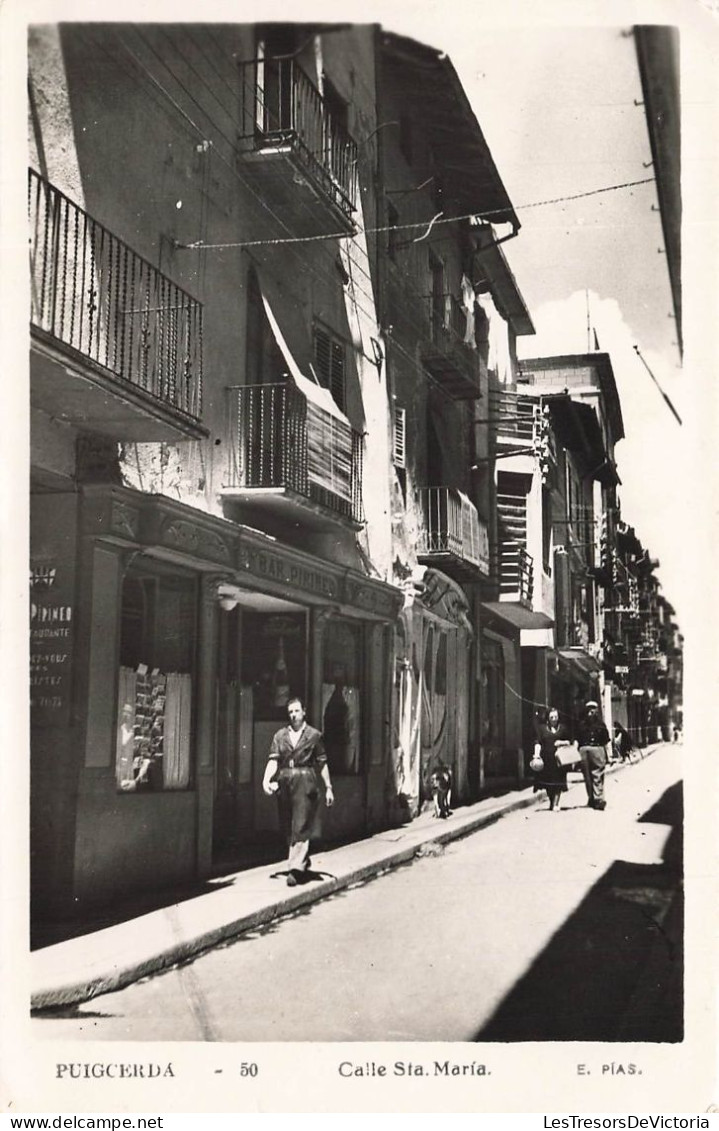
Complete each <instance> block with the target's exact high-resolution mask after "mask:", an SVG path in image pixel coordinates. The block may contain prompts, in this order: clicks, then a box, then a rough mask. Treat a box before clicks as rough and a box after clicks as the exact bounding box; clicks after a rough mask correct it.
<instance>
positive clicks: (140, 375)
mask: <svg viewBox="0 0 719 1131" xmlns="http://www.w3.org/2000/svg"><path fill="white" fill-rule="evenodd" d="M29 218H30V284H31V324H32V326H33V328H35V329H36V330H37V331H39V332H40V333H41V334H46V335H48V336H49V337H50V338H51V339H53V340H54V341H55V342H57V343H62V344H63V345H64V346H66V347H69V349H71V350H74V351H76V352H77V354H79V355H81V357H83V358H87V359H89V360H90V361H92V362H95V363H97V365H100V366H102V367H103V369H105V370H107V371H108V372H109V373H110V374H112V376H113V377H115V378H119V379H121V380H122V381H123V382H127V384H128V385H130V386H133V387H134V388H137V389H141V390H143V391H144V392H145V393H147V394H149V395H150V396H151V397H154V398H156V399H157V400H158V401H161V402H162V403H163V405H164V406H166V407H167V406H169V407H171V408H173V409H175V410H177V411H178V412H181V413H184V414H186V415H188V416H190V417H193V418H195V419H198V418H199V416H200V414H201V409H202V305H201V304H200V303H199V302H197V300H196V299H194V298H192V297H191V296H190V295H189V294H187V293H186V292H185V291H183V290H182V289H181V288H180V287H178V286H177V285H176V284H175V283H173V282H172V281H171V280H170V279H168V278H167V277H166V276H165V275H163V274H162V273H161V272H160V271H158V270H157V268H156V267H153V266H152V264H151V263H149V262H148V261H147V260H146V259H144V258H143V257H142V256H141V255H138V254H137V253H136V252H135V251H133V250H132V249H131V248H130V247H128V246H127V244H125V243H124V242H123V241H122V240H120V239H118V238H117V236H115V235H113V234H112V233H111V232H110V231H108V229H107V228H105V227H104V226H103V225H102V224H99V223H98V222H97V221H96V220H93V218H92V217H91V216H89V215H88V213H87V212H85V211H84V210H83V209H82V208H79V207H78V206H77V205H76V204H74V203H73V202H72V201H71V200H69V199H68V197H66V196H65V195H64V194H63V193H61V192H60V191H59V190H58V189H56V188H55V187H54V186H53V185H51V184H50V183H49V182H48V181H46V180H44V179H43V178H42V177H40V176H38V174H37V173H36V172H35V171H34V170H32V169H31V170H30V176H29Z"/></svg>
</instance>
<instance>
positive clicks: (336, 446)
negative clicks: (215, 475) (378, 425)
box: [222, 383, 363, 530]
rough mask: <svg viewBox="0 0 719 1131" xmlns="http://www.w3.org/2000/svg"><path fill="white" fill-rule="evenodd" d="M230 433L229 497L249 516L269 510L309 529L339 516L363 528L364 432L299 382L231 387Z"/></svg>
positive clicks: (226, 489) (321, 526)
mask: <svg viewBox="0 0 719 1131" xmlns="http://www.w3.org/2000/svg"><path fill="white" fill-rule="evenodd" d="M228 395H229V399H230V403H229V419H230V428H231V431H230V436H231V462H230V470H229V480H228V483H227V484H226V486H225V487H223V489H222V496H223V498H224V499H227V500H237V501H239V502H241V503H242V504H243V509H242V514H243V519H244V517H245V516H246V517H247V519H248V521H249V520H250V519H251V518H252V516H253V515H256V516H258V517H259V518H261V517H266V516H267V515H271V516H273V517H275V518H278V519H280V520H281V521H287V522H294V523H297V522H299V523H301V525H302V526H303V527H305V528H307V529H315V530H330V529H332V528H333V526H334V525H335V524H336V523H337V522H338V521H340V522H342V523H343V524H345V525H347V526H350V527H352V528H353V529H355V530H357V529H359V528H360V527H361V526H362V524H363V512H362V437H361V435H360V434H359V432H356V431H355V430H354V429H353V428H351V427H350V426H349V424H348V423H346V422H345V421H344V420H343V419H341V418H339V416H338V415H332V414H330V413H328V412H326V411H324V410H323V409H322V408H321V407H319V406H318V405H317V404H314V403H312V401H311V400H310V399H309V398H308V397H306V396H304V394H303V393H301V392H300V391H299V390H298V389H297V388H296V386H295V385H294V384H290V383H284V384H273V385H245V386H242V387H240V388H233V389H229V390H228Z"/></svg>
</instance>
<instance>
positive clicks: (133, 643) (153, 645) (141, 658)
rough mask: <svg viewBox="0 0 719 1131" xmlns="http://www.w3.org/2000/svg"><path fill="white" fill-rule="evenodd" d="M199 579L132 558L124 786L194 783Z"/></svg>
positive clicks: (121, 763) (126, 585)
mask: <svg viewBox="0 0 719 1131" xmlns="http://www.w3.org/2000/svg"><path fill="white" fill-rule="evenodd" d="M196 647H197V582H196V580H195V578H194V577H193V576H192V575H191V574H184V573H183V574H180V573H177V572H170V571H169V570H165V569H163V568H161V567H158V566H156V565H154V564H153V563H148V564H147V566H145V565H138V564H134V565H132V566H131V567H130V568H129V569H128V571H127V573H126V574H125V578H124V581H123V586H122V602H121V612H120V665H119V687H118V708H117V714H118V719H117V754H116V761H115V779H116V784H117V787H118V789H119V790H121V791H122V792H123V793H135V792H145V791H159V790H173V789H174V790H177V789H188V788H189V787H190V785H191V783H192V754H191V752H192V736H193V724H194V711H193V693H194V685H195V669H196Z"/></svg>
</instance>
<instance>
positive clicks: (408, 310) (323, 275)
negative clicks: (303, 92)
mask: <svg viewBox="0 0 719 1131" xmlns="http://www.w3.org/2000/svg"><path fill="white" fill-rule="evenodd" d="M135 30H136V31H137V33H138V35H139V36H140V38H141V39H142V40H143V41H144V42H145V43H146V45H147V46H148V47H149V49H150V50H151V51H152V53H153V54H154V55H155V57H156V58H157V59H158V61H159V62H160V63H161V64H162V65H163V67H164V68H165V70H167V72H168V74H169V75H170V76H171V77H172V78H173V80H174V81H176V82H177V83H178V85H179V86H180V87H181V88H182V89H183V90H184V92H185V94H186V95H187V96H188V97H189V98H190V99H191V100H192V101H193V102H194V103H195V105H196V106H198V108H199V109H200V110H201V112H202V113H203V114H204V115H205V116H206V117H207V118H208V120H209V121H210V122H211V124H212V125H213V127H214V128H215V130H216V131H217V132H218V134H220V136H221V137H223V139H224V140H225V141H226V142H227V143H228V145H230V146H232V145H233V142H232V140H231V139H229V138H227V136H226V135H224V134H223V133H222V130H221V129H220V127H219V126H218V124H217V122H215V121H214V120H213V119H212V118H211V117H210V116H209V115H208V114H207V112H206V110H205V109H204V108H203V107H202V106H201V104H200V103H199V102H198V101H197V99H196V98H195V97H194V96H193V95H192V94H191V92H190V91H188V90H187V87H186V86H185V85H184V84H183V83H182V82H181V81H180V80H179V79H178V78H177V76H176V75H175V74H174V72H173V71H172V69H171V68H170V67H169V65H168V63H167V62H166V61H165V60H164V59H163V58H162V57H161V56H160V55H159V54H158V53H157V51H155V49H154V47H152V45H151V44H149V43H147V41H146V38H145V37H144V36H142V33H141V32H139V30H138V29H135ZM122 45H123V47H125V49H126V50H127V51H128V53H129V54H130V55H131V57H132V58H133V59H134V61H135V63H136V64H137V65H138V66H139V67H140V68H141V69H142V70H143V71H144V72H145V73H147V75H148V77H149V78H150V79H151V80H152V82H153V85H155V86H156V87H158V88H159V89H160V90H161V91H163V92H164V93H165V94H166V96H167V98H168V99H169V101H170V102H171V103H172V105H173V106H174V107H175V109H177V110H178V112H179V113H181V114H182V116H183V117H184V118H185V119H186V120H187V121H188V122H189V123H190V124H191V125H192V126H193V128H194V129H195V130H196V131H197V133H198V135H199V136H200V137H203V138H204V134H205V131H202V130H201V129H200V127H199V126H198V125H197V123H196V122H194V121H193V119H192V118H191V117H190V116H189V115H188V114H187V113H185V112H184V111H183V110H182V108H181V107H179V106H178V104H177V103H176V101H175V100H174V99H173V98H172V96H171V95H170V94H169V93H168V92H167V91H165V89H164V87H163V86H162V84H161V83H159V81H158V80H157V79H156V78H155V77H154V76H153V75H151V74H150V72H149V71H148V70H147V68H146V67H145V66H144V64H143V63H142V62H141V61H140V60H139V59H138V58H137V56H136V55H135V53H134V52H133V51H132V50H131V49H130V48H129V47H128V46H127V44H125V43H123V44H122ZM173 46H174V49H175V51H176V53H177V54H178V55H179V56H180V58H181V59H183V60H184V61H185V62H186V63H188V65H190V66H191V64H189V61H188V60H187V59H186V57H185V56H184V55H183V53H182V52H181V51H180V50H179V48H178V47H177V46H176V45H173ZM192 69H193V70H194V72H195V74H197V75H198V78H199V79H200V81H201V82H202V83H203V85H205V86H208V84H207V82H206V81H205V80H204V79H203V78H202V76H201V75H199V73H198V72H197V71H196V69H195V68H192ZM213 70H216V69H215V68H213ZM213 97H216V96H215V95H214V92H213ZM215 152H217V150H216V149H215ZM218 156H219V158H220V160H221V161H222V162H223V164H225V165H226V166H227V167H228V169H230V171H231V173H232V174H233V176H234V177H235V178H236V179H237V180H238V181H239V182H240V183H242V184H243V186H244V187H245V188H246V189H247V190H248V191H249V192H251V193H252V195H254V196H255V197H256V198H257V199H258V200H259V201H260V203H262V204H263V206H264V207H265V208H267V210H268V211H269V212H270V213H271V214H272V216H273V217H274V218H275V219H277V221H278V222H279V223H280V224H282V226H283V227H285V229H286V230H288V229H287V225H286V224H285V223H284V222H283V221H282V220H281V219H280V217H279V216H277V214H276V213H274V212H273V210H272V209H271V208H270V206H269V205H267V204H266V202H265V201H263V200H262V199H261V198H260V197H259V194H258V193H257V192H256V190H254V189H253V188H252V186H251V185H249V184H248V183H247V182H246V181H245V180H244V178H242V177H241V176H240V175H239V173H238V172H237V170H236V169H234V168H233V167H232V166H231V165H230V164H229V163H228V162H227V161H226V160H225V159H224V158H223V157H222V155H221V154H219V153H218ZM426 223H427V222H426V221H425V222H423V223H421V224H419V225H417V226H419V227H426ZM367 230H370V229H367ZM378 230H379V229H378ZM356 234H357V235H358V234H361V232H358V233H356ZM333 238H337V237H333ZM341 238H342V239H345V240H347V241H348V245H349V246H353V245H352V244H351V243H350V238H351V237H348V235H347V233H342V236H341ZM260 242H261V243H267V242H268V241H260ZM288 242H294V240H291V241H288ZM210 246H211V245H204V244H203V245H202V246H200V247H198V250H200V251H205V250H207V249H208V248H209V247H210ZM247 246H251V245H250V244H248V245H247ZM297 258H298V262H299V263H300V264H301V266H302V267H303V269H304V270H305V271H306V270H307V269H308V267H309V270H310V271H311V272H312V273H313V274H315V275H316V277H317V278H319V279H321V280H322V281H324V282H326V283H329V284H330V285H333V284H334V282H335V280H334V278H332V277H331V276H330V275H328V274H327V272H322V271H320V270H318V269H317V267H316V266H315V265H308V264H307V262H306V260H304V259H302V258H300V257H299V256H297ZM353 263H354V264H355V265H356V266H358V267H359V266H360V265H359V264H358V263H357V261H356V260H353ZM361 270H362V273H363V274H364V275H365V277H366V278H367V279H368V280H370V282H371V275H370V274H369V273H368V272H366V271H365V270H364V268H361ZM359 290H360V293H361V294H362V296H363V297H364V298H366V299H367V300H368V301H369V302H370V303H372V304H373V302H374V299H373V296H372V295H370V294H369V293H368V292H367V291H366V290H365V289H364V288H362V287H359ZM416 297H417V298H418V299H419V300H420V301H423V298H422V296H420V295H419V294H417V296H416ZM353 303H354V305H355V307H356V309H357V310H359V311H361V312H362V313H363V314H364V315H365V316H366V317H367V318H369V319H371V320H372V321H374V322H376V311H375V310H374V308H373V307H372V309H367V307H365V306H363V305H362V304H361V303H360V302H359V301H358V300H357V298H356V297H354V298H353ZM403 305H404V307H405V311H404V313H405V317H407V319H408V321H410V322H412V323H413V324H414V327H415V329H417V330H418V332H420V333H425V331H426V328H425V326H424V325H423V324H422V323H420V322H419V320H418V319H417V318H416V316H415V312H414V308H413V306H412V305H411V304H410V303H409V302H407V301H406V300H405V301H404V302H403ZM394 344H395V345H397V344H398V343H396V342H395V343H394ZM401 352H402V353H403V354H404V356H405V357H406V358H407V359H408V360H409V361H410V362H411V364H412V367H413V369H414V370H415V372H416V373H417V375H418V376H419V377H420V378H421V379H423V380H424V381H425V382H426V383H428V384H430V385H432V386H433V387H435V388H436V389H438V390H439V392H440V393H441V394H442V395H443V396H444V397H445V398H446V399H447V400H448V401H449V402H451V403H453V404H454V403H456V401H455V398H454V397H452V395H451V393H449V392H448V390H447V389H446V388H445V387H444V386H443V385H442V384H441V383H440V382H438V381H437V380H436V379H435V378H433V377H432V376H431V374H429V373H428V372H427V370H426V369H425V368H424V367H422V366H420V365H418V363H417V362H416V360H415V359H414V358H413V357H412V356H411V355H410V354H409V353H408V352H407V351H406V350H402V349H401Z"/></svg>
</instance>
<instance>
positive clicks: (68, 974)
mask: <svg viewBox="0 0 719 1131" xmlns="http://www.w3.org/2000/svg"><path fill="white" fill-rule="evenodd" d="M656 748H657V747H656V746H649V747H647V748H646V750H645V751H644V753H645V754H651V753H652V752H653V751H654V750H655V749H656ZM621 767H622V764H621V763H614V764H613V765H611V766H610V767H609V768H608V772H609V773H612V772H616V771H617V770H618V769H620V768H621ZM576 788H579V789H581V790H583V789H584V786H583V784H581V782H579V781H577V782H576V783H575V784H571V783H570V790H573V789H576ZM540 803H541V804H546V797H545V794H544V793H543V792H540V793H533V792H532V787H531V785H527V786H524V787H523V788H522V789H518V790H515V791H513V792H510V793H507V794H504V795H503V796H501V797H488V798H484V799H483V800H482V801H478V802H475V804H474V805H468V806H465V807H463V808H462V809H461V810H459V811H458V812H456V813H453V814H452V816H451V817H449V818H447V820H445V821H438V820H436V819H435V818H434V817H433V816H432V814H431V813H430V812H425V813H422V814H421V815H420V816H419V817H417V818H416V819H415V820H414V821H413V822H412V824H411V825H407V826H405V827H403V828H398V829H388V830H386V831H384V832H380V833H376V834H375V835H374V836H371V837H368V838H367V839H365V840H361V841H356V842H354V843H352V844H346V845H342V846H341V847H339V848H335V849H331V850H328V851H326V852H320V853H318V854H316V855H315V856H314V857H313V867H314V869H316V871H317V872H321V873H323V874H324V876H326V877H327V878H323V879H322V880H320V881H318V882H310V883H308V884H307V885H306V886H303V887H299V888H288V887H286V886H285V876H284V862H282V861H280V862H277V863H274V864H269V865H267V864H265V865H263V866H262V867H259V868H252V869H248V870H245V871H242V872H237V873H235V874H234V875H230V876H222V877H219V878H217V879H216V880H214V881H210V883H209V885H208V886H209V887H210V889H212V888H213V885H216V887H215V890H209V891H205V892H204V893H203V894H202V895H199V896H196V897H194V898H190V899H187V900H184V901H183V902H181V903H175V904H173V905H171V906H168V907H164V908H161V909H159V910H156V911H152V912H150V913H148V914H145V915H140V916H138V917H136V918H132V919H129V920H127V921H126V922H122V923H118V924H115V925H113V926H111V927H105V928H104V929H102V930H99V931H95V932H94V933H91V934H85V935H82V936H79V937H76V938H71V939H68V940H66V941H64V942H60V943H56V944H54V945H52V946H48V947H45V948H43V949H41V950H37V951H34V952H33V953H32V954H31V956H30V972H31V973H30V976H31V1006H32V1008H33V1009H47V1008H49V1007H53V1006H55V1007H57V1006H63V1005H72V1004H76V1003H78V1002H82V1001H88V1000H89V999H90V998H93V997H95V996H96V995H97V994H103V993H108V992H110V991H112V990H117V989H120V988H121V987H123V986H126V985H129V984H130V983H131V982H136V981H138V980H139V979H140V978H143V977H146V976H147V975H148V974H152V973H155V972H157V971H159V970H162V969H164V968H165V967H167V966H172V965H174V964H175V963H177V962H181V961H183V960H184V959H187V958H189V957H191V956H192V955H195V954H198V953H199V952H200V951H203V950H207V949H209V948H210V947H213V946H216V945H217V944H218V943H220V942H225V941H227V940H228V939H232V938H235V937H236V936H237V935H240V934H243V933H244V932H245V931H249V930H255V929H257V928H258V927H261V926H263V925H265V924H267V923H271V922H272V921H273V920H276V919H279V918H281V917H282V916H285V915H290V914H292V913H293V912H295V911H297V910H299V909H300V908H302V907H306V906H307V905H308V904H312V903H316V902H317V901H318V900H320V899H323V898H324V897H325V896H327V895H330V894H332V893H333V892H336V891H339V890H341V889H343V888H348V887H351V886H353V885H355V884H359V883H364V882H366V881H367V880H370V879H372V878H373V877H375V876H378V875H381V874H382V873H383V872H386V871H388V870H389V869H390V868H396V867H398V866H399V865H400V864H405V863H407V862H409V861H410V860H412V858H413V857H414V856H415V855H417V853H418V852H420V851H427V850H429V851H431V846H432V845H441V844H444V843H447V842H448V841H452V840H456V839H457V838H459V837H463V836H467V835H468V834H469V833H473V832H475V831H476V830H478V829H481V828H484V827H486V826H487V825H490V824H492V823H493V822H494V821H497V820H499V819H500V818H501V817H503V816H505V815H506V814H508V813H513V812H516V811H517V810H519V809H525V808H528V807H530V806H534V805H537V804H540Z"/></svg>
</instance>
